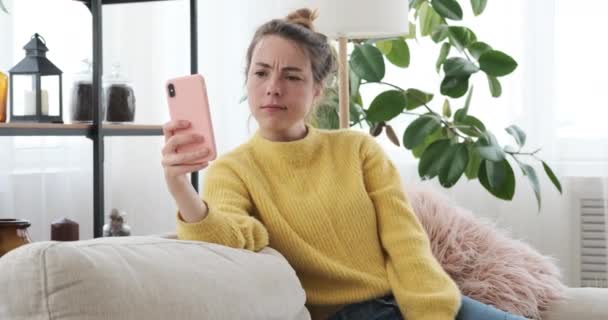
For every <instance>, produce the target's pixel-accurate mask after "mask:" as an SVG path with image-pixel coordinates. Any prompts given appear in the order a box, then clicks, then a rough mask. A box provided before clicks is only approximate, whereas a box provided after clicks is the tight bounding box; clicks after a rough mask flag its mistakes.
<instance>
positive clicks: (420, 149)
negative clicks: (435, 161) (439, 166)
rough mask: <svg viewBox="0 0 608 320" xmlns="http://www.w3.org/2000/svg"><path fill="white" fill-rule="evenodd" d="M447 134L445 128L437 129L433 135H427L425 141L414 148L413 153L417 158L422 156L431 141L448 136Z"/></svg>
mask: <svg viewBox="0 0 608 320" xmlns="http://www.w3.org/2000/svg"><path fill="white" fill-rule="evenodd" d="M446 137H447V136H446V134H445V131H444V130H437V131H435V132H433V133H432V134H431V135H429V136H427V137H426V138H425V139H424V143H423V144H421V145H419V146H417V147H416V148H414V149H412V154H413V155H414V157H415V158H420V156H422V153H423V152H424V150H426V148H427V147H428V146H429V145H431V143H433V142H435V141H437V140H439V139H444V138H446Z"/></svg>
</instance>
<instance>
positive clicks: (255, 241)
mask: <svg viewBox="0 0 608 320" xmlns="http://www.w3.org/2000/svg"><path fill="white" fill-rule="evenodd" d="M207 170H208V172H207V175H206V179H205V184H204V191H203V199H204V200H205V202H206V203H207V206H208V208H209V212H208V214H207V216H206V217H205V218H204V219H203V220H201V221H199V222H194V223H187V222H185V221H184V220H183V219H182V218H181V216H180V214H179V212H178V219H177V235H178V238H179V239H183V240H197V241H204V242H212V243H216V244H221V245H225V246H229V247H233V248H239V249H248V250H252V251H259V250H261V249H263V248H264V247H266V246H267V245H268V231H267V230H266V228H265V227H264V225H263V224H262V223H261V222H260V221H259V220H258V219H256V218H254V217H252V216H251V214H250V213H251V212H252V211H253V204H252V201H251V198H250V196H249V192H248V191H247V188H246V186H245V184H244V182H243V181H242V180H241V178H240V177H239V176H238V175H237V174H236V172H234V170H232V169H231V168H230V167H229V166H228V165H227V164H226V163H224V162H216V163H214V164H213V165H211V166H210V167H209V168H208V169H207Z"/></svg>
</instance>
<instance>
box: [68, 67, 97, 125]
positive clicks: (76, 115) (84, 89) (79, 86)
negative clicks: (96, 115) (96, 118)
mask: <svg viewBox="0 0 608 320" xmlns="http://www.w3.org/2000/svg"><path fill="white" fill-rule="evenodd" d="M101 99H102V103H101V105H102V110H101V115H100V117H101V119H103V118H104V116H105V114H104V103H103V95H102V96H101ZM70 107H71V108H70V110H71V120H72V122H91V121H93V81H92V66H91V62H90V61H89V60H87V59H85V60H82V68H81V71H80V72H79V73H77V74H76V75H74V84H73V86H72V97H71V101H70Z"/></svg>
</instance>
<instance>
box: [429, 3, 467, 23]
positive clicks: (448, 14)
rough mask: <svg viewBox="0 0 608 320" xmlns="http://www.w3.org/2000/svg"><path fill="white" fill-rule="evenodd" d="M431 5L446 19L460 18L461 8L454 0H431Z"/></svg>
mask: <svg viewBox="0 0 608 320" xmlns="http://www.w3.org/2000/svg"><path fill="white" fill-rule="evenodd" d="M431 5H432V6H433V8H435V11H437V13H439V15H441V16H442V17H444V18H446V19H451V20H462V8H461V7H460V5H459V4H458V2H456V1H455V0H431Z"/></svg>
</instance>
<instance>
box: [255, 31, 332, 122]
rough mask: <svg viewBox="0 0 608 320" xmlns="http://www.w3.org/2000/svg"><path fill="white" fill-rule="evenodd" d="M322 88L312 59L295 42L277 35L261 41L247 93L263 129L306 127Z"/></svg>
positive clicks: (257, 46) (257, 47) (256, 48)
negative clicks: (313, 67) (305, 124)
mask: <svg viewBox="0 0 608 320" xmlns="http://www.w3.org/2000/svg"><path fill="white" fill-rule="evenodd" d="M320 88H321V87H320V86H319V85H317V84H316V83H315V81H314V78H313V74H312V67H311V63H310V59H309V58H308V56H307V54H306V52H305V51H304V50H303V49H301V48H300V47H298V45H297V44H296V43H295V42H293V41H290V40H286V39H284V38H281V37H279V36H274V35H271V36H265V37H263V38H262V39H261V40H260V41H259V42H258V44H257V45H256V47H255V48H254V50H253V54H252V56H251V64H250V66H249V71H248V73H247V97H248V101H249V108H250V109H251V113H252V114H253V116H254V117H255V119H256V120H257V122H258V124H259V126H260V128H261V129H262V130H265V131H270V132H287V131H290V129H293V128H298V127H302V128H303V127H304V121H305V118H306V116H307V115H308V113H309V112H310V111H311V109H312V106H313V103H314V102H315V99H316V98H317V97H318V96H319V94H320V92H321V89H320Z"/></svg>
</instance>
